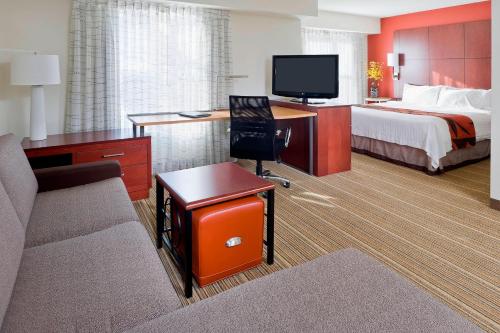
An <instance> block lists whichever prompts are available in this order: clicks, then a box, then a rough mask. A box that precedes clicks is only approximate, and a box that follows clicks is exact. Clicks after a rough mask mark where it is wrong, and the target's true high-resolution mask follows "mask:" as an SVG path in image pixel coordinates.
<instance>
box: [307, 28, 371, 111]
mask: <svg viewBox="0 0 500 333" xmlns="http://www.w3.org/2000/svg"><path fill="white" fill-rule="evenodd" d="M302 48H303V52H304V54H338V55H339V97H338V101H339V102H340V103H348V104H356V103H362V102H363V99H364V98H365V97H366V96H367V90H368V88H367V76H366V69H367V59H368V42H367V36H366V34H362V33H355V32H343V31H335V30H327V29H316V28H303V29H302Z"/></svg>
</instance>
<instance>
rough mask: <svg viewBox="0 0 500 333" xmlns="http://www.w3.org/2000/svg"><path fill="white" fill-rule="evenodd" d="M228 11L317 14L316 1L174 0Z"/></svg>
mask: <svg viewBox="0 0 500 333" xmlns="http://www.w3.org/2000/svg"><path fill="white" fill-rule="evenodd" d="M175 1H177V2H190V3H195V4H201V5H209V6H217V7H222V8H226V9H230V10H241V11H251V12H268V13H275V14H286V15H311V16H316V15H317V14H318V0H175Z"/></svg>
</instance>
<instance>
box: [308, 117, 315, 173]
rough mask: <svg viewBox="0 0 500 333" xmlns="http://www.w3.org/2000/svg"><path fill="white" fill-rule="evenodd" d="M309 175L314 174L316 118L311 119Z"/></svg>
mask: <svg viewBox="0 0 500 333" xmlns="http://www.w3.org/2000/svg"><path fill="white" fill-rule="evenodd" d="M308 119H309V174H310V175H312V174H313V173H314V117H309V118H308Z"/></svg>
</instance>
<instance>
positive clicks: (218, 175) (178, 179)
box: [156, 162, 274, 298]
mask: <svg viewBox="0 0 500 333" xmlns="http://www.w3.org/2000/svg"><path fill="white" fill-rule="evenodd" d="M186 184H193V186H186ZM165 189H166V190H167V191H168V193H169V195H170V201H169V202H170V221H173V214H172V212H173V206H172V205H176V207H178V208H181V210H182V211H183V212H184V218H183V220H184V222H183V223H184V237H183V240H184V244H183V245H184V258H179V256H177V255H176V253H175V249H174V248H173V246H172V244H170V241H169V240H168V238H167V237H166V236H165V232H168V231H167V230H166V228H165V217H166V213H167V212H166V211H165V209H164V207H165V204H166V203H165V198H164V190H165ZM261 192H266V193H267V214H266V223H267V228H266V241H265V244H266V246H267V263H268V264H269V265H272V264H273V263H274V185H273V184H272V183H270V182H268V181H266V180H263V179H262V178H260V177H257V176H255V175H254V174H252V173H250V172H248V171H247V170H245V169H243V168H242V167H240V166H239V165H237V164H235V163H232V162H226V163H220V164H213V165H207V166H202V167H198V168H192V169H185V170H179V171H173V172H166V173H161V174H158V175H156V246H157V247H158V248H162V246H163V245H164V244H165V245H166V247H167V248H168V250H169V251H171V252H172V255H173V257H174V258H175V259H176V261H177V264H178V265H179V266H180V268H181V270H182V271H183V273H184V274H183V277H184V295H185V296H186V297H187V298H189V297H191V296H192V292H193V291H192V289H193V281H192V279H193V275H192V274H193V267H192V225H191V223H192V213H193V210H194V209H197V208H201V207H206V206H210V205H214V204H217V203H220V202H224V201H229V200H234V199H238V198H242V197H246V196H249V195H253V194H257V193H261Z"/></svg>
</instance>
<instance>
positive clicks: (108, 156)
mask: <svg viewBox="0 0 500 333" xmlns="http://www.w3.org/2000/svg"><path fill="white" fill-rule="evenodd" d="M119 156H125V153H118V154H109V155H102V158H110V157H119Z"/></svg>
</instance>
